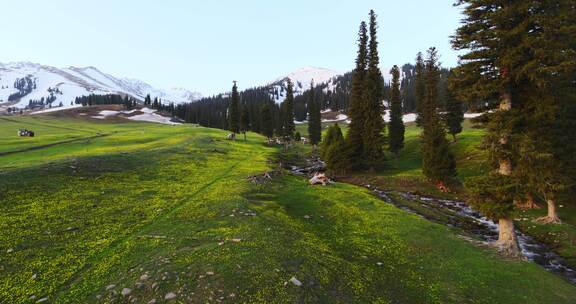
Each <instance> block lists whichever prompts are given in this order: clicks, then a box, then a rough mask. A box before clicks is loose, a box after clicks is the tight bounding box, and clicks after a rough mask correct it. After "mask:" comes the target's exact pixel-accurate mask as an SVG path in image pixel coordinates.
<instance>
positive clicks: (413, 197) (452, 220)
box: [289, 160, 576, 285]
mask: <svg viewBox="0 0 576 304" xmlns="http://www.w3.org/2000/svg"><path fill="white" fill-rule="evenodd" d="M289 169H290V171H291V172H292V173H293V174H295V175H299V176H304V177H306V176H310V175H312V174H313V173H314V172H318V171H324V169H325V166H324V163H323V162H322V161H320V160H316V161H312V162H309V163H308V165H307V166H305V167H298V166H290V167H289ZM365 187H366V188H368V189H369V190H371V191H373V192H374V194H375V195H376V196H377V197H378V198H380V199H381V200H382V201H384V202H386V203H388V204H392V205H394V206H396V207H398V208H400V209H402V210H405V211H407V212H410V213H413V214H416V215H418V216H420V217H422V218H424V219H426V220H429V221H432V222H435V223H440V224H443V225H446V226H449V227H455V228H458V229H461V230H463V231H466V232H468V233H469V234H471V235H473V236H475V237H476V238H478V239H480V240H481V241H483V242H486V243H489V242H494V241H496V240H497V239H498V224H496V223H494V222H493V221H492V220H490V219H488V218H486V217H485V216H483V215H482V214H480V213H479V212H478V211H476V210H474V209H472V208H471V207H470V206H469V205H468V204H466V203H465V202H461V201H455V200H447V199H439V198H434V197H430V196H424V195H418V194H414V193H410V192H400V191H384V190H380V189H377V188H374V187H373V186H371V185H365ZM394 196H399V197H401V198H402V199H403V200H406V201H408V202H410V203H412V204H414V205H416V206H418V208H410V207H409V206H407V204H405V203H401V202H399V201H398V200H397V199H395V198H394ZM420 208H422V210H429V211H430V212H423V211H422V210H419V209H420ZM433 214H435V215H436V216H435V215H433ZM516 234H517V237H518V243H519V245H520V249H521V251H522V254H523V255H524V257H525V258H526V259H527V260H529V261H532V262H534V263H536V264H538V265H540V266H542V267H544V268H545V269H546V270H548V271H550V272H552V273H554V274H556V275H559V276H561V277H562V278H564V279H566V280H567V281H569V282H570V283H572V284H574V285H576V270H574V269H572V268H571V267H570V266H569V265H568V264H567V263H566V262H565V261H564V259H563V258H562V257H560V256H559V255H558V254H556V253H554V252H553V251H551V250H550V249H549V248H548V246H546V245H545V244H542V243H539V242H538V241H536V240H534V239H533V238H532V237H530V236H528V235H526V234H524V233H522V232H521V231H519V230H516Z"/></svg>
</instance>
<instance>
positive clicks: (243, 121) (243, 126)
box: [240, 103, 250, 141]
mask: <svg viewBox="0 0 576 304" xmlns="http://www.w3.org/2000/svg"><path fill="white" fill-rule="evenodd" d="M240 108H241V110H240V132H242V134H244V141H246V132H248V131H249V130H250V112H249V111H248V106H247V105H246V103H242V106H241V107H240Z"/></svg>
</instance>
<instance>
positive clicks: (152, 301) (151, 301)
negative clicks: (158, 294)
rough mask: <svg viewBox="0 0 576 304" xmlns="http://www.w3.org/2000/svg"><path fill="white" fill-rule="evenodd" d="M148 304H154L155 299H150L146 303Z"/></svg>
mask: <svg viewBox="0 0 576 304" xmlns="http://www.w3.org/2000/svg"><path fill="white" fill-rule="evenodd" d="M148 304H156V299H152V300H150V301H148Z"/></svg>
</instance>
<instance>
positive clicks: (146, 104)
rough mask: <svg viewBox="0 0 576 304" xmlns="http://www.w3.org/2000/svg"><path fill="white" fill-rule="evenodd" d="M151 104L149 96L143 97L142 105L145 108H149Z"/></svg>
mask: <svg viewBox="0 0 576 304" xmlns="http://www.w3.org/2000/svg"><path fill="white" fill-rule="evenodd" d="M151 104H152V99H150V94H148V95H146V97H144V105H145V106H150V105H151Z"/></svg>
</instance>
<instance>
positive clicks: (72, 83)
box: [0, 61, 200, 108]
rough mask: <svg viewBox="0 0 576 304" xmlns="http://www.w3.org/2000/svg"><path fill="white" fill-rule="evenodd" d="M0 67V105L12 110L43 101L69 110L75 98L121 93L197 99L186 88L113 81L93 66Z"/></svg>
mask: <svg viewBox="0 0 576 304" xmlns="http://www.w3.org/2000/svg"><path fill="white" fill-rule="evenodd" d="M0 67H1V69H0V84H1V86H0V104H2V105H8V106H12V107H16V108H25V107H27V106H28V105H29V103H30V101H35V102H37V101H42V102H44V101H46V100H50V101H51V105H52V106H58V105H60V104H62V106H63V107H70V106H73V105H74V100H75V98H76V97H80V96H86V95H90V94H96V95H106V94H121V95H129V96H132V97H134V98H136V99H140V100H142V99H144V97H145V96H146V95H148V94H149V95H150V96H151V97H152V98H154V97H158V98H161V99H162V100H163V101H164V102H171V103H176V104H177V103H183V102H191V101H194V100H196V99H198V98H199V96H200V94H199V93H196V92H192V91H188V90H186V89H179V90H173V89H168V90H164V89H156V88H154V87H152V86H151V85H149V84H148V83H146V82H144V81H142V80H137V79H127V78H117V77H114V76H112V75H110V74H106V73H104V72H102V71H100V70H99V69H98V68H96V67H94V66H88V67H74V66H70V67H68V68H56V67H52V66H48V65H42V64H38V63H32V62H27V61H20V62H9V63H6V64H3V63H0ZM22 79H27V80H26V82H25V83H22V84H18V87H15V86H16V85H15V82H16V81H17V80H22ZM54 89H58V91H55V90H54Z"/></svg>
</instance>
